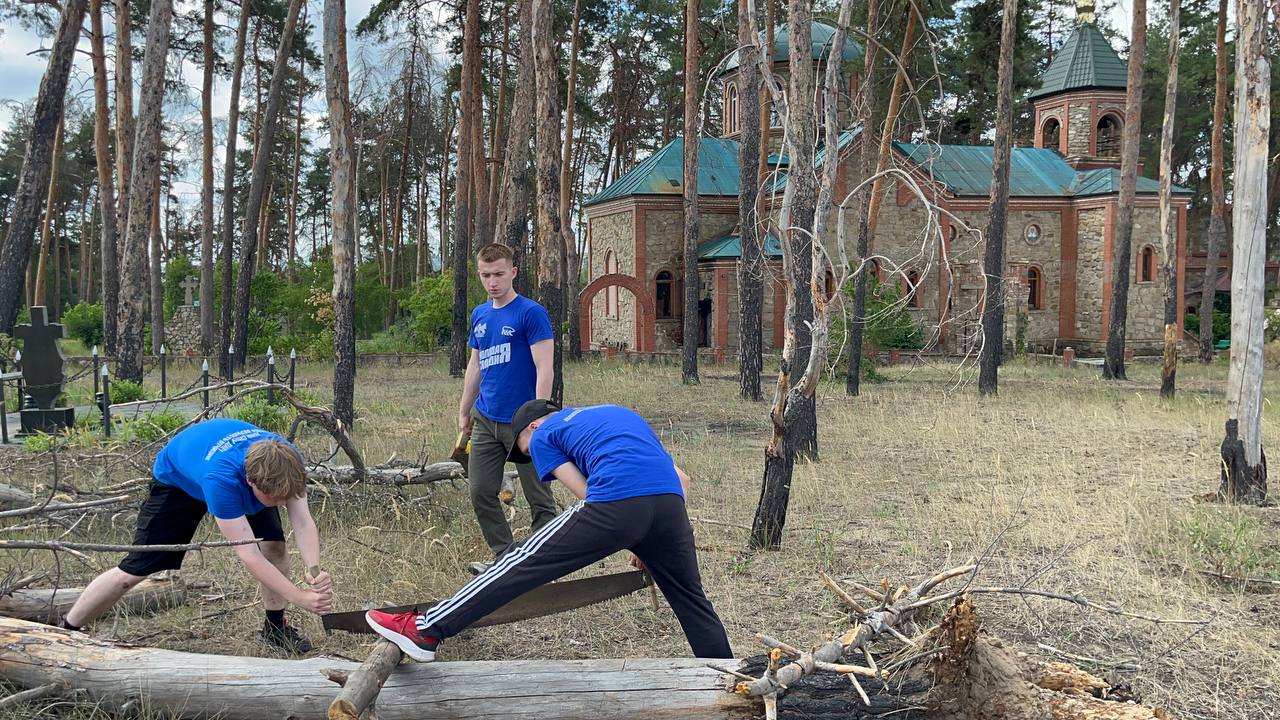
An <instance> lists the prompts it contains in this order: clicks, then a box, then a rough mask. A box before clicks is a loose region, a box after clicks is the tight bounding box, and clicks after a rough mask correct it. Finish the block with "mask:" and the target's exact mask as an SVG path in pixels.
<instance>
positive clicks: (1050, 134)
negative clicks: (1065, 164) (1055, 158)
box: [1040, 118, 1062, 150]
mask: <svg viewBox="0 0 1280 720" xmlns="http://www.w3.org/2000/svg"><path fill="white" fill-rule="evenodd" d="M1061 136H1062V123H1060V122H1058V118H1049V119H1048V120H1045V121H1044V127H1043V128H1041V131H1040V138H1041V142H1040V147H1043V148H1048V149H1050V150H1057V149H1058V143H1059V142H1060V141H1061Z"/></svg>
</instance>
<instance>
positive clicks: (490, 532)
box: [467, 410, 557, 558]
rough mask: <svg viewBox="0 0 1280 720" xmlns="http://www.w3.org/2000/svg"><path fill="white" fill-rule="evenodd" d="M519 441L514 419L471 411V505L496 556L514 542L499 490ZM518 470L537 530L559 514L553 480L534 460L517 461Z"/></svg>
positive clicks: (481, 529) (534, 526)
mask: <svg viewBox="0 0 1280 720" xmlns="http://www.w3.org/2000/svg"><path fill="white" fill-rule="evenodd" d="M515 443H516V438H515V433H514V432H512V429H511V423H500V422H494V421H493V420H490V419H489V418H487V417H485V416H484V415H482V414H480V413H479V412H477V411H476V410H472V411H471V457H470V458H469V459H468V461H467V475H468V479H469V482H470V484H471V507H472V508H474V509H475V511H476V520H477V521H478V522H479V523H480V532H481V534H483V535H484V541H485V542H486V543H488V544H489V549H491V550H493V556H494V557H495V558H496V557H501V556H502V554H503V553H504V552H506V551H507V548H509V547H511V543H512V538H511V528H510V526H508V525H507V518H506V515H505V514H503V512H502V502H501V501H500V500H498V491H499V490H501V489H502V472H503V470H504V469H505V468H506V466H507V454H508V453H510V452H511V448H512V446H514V445H515ZM516 471H517V472H518V473H519V474H520V487H521V488H522V489H523V491H524V497H525V500H526V501H527V502H528V503H529V514H530V515H531V516H532V518H533V531H534V532H537V530H538V529H539V528H541V527H542V526H543V525H546V524H547V523H549V522H551V520H552V518H554V517H555V516H556V514H557V512H556V502H555V498H554V497H552V495H551V484H550V483H544V482H542V481H540V480H539V479H538V473H537V471H536V470H534V469H533V465H531V464H524V465H516Z"/></svg>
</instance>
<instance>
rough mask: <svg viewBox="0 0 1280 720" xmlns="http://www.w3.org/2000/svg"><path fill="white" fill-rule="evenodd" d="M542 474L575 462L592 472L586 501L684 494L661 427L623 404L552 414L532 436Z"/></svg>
mask: <svg viewBox="0 0 1280 720" xmlns="http://www.w3.org/2000/svg"><path fill="white" fill-rule="evenodd" d="M529 455H530V456H532V457H533V466H534V468H535V469H536V470H537V471H538V477H540V478H542V480H543V481H544V482H546V481H550V480H552V479H554V477H555V476H554V475H553V474H552V473H553V471H554V470H555V469H556V468H558V467H560V466H561V465H563V464H565V463H567V462H572V463H573V464H574V465H576V466H577V467H578V469H579V470H581V471H582V474H583V475H585V476H586V478H587V496H586V498H585V499H586V501H587V502H611V501H614V500H625V499H627V498H632V497H641V496H643V495H668V494H675V495H679V496H680V497H684V488H683V487H681V485H680V476H679V475H677V474H676V464H675V461H674V460H672V459H671V455H669V454H668V453H667V450H666V448H664V447H662V441H661V440H659V439H658V435H657V433H655V432H654V431H653V428H651V427H649V423H647V422H645V420H644V418H642V417H640V415H639V414H637V413H636V412H635V411H634V410H630V409H628V408H624V407H620V406H618V405H595V406H592V407H583V408H564V409H563V410H561V411H559V412H557V413H555V414H554V415H551V416H549V417H547V418H546V419H545V420H544V421H543V422H542V423H541V424H540V425H539V426H538V427H537V429H536V430H534V431H533V436H532V437H531V438H530V440H529Z"/></svg>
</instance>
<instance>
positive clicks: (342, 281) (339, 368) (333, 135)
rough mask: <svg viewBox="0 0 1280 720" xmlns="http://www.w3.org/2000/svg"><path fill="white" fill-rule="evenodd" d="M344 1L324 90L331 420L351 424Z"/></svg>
mask: <svg viewBox="0 0 1280 720" xmlns="http://www.w3.org/2000/svg"><path fill="white" fill-rule="evenodd" d="M346 5H347V3H346V0H324V28H323V33H324V87H325V99H326V100H327V101H328V106H329V169H330V172H331V174H332V177H333V181H332V186H331V187H332V189H333V201H332V207H333V240H332V248H333V355H334V365H333V414H334V415H335V416H336V417H337V418H338V419H339V420H341V421H342V422H344V423H346V425H347V427H351V424H352V423H353V422H354V421H355V388H356V333H355V283H356V266H355V259H356V252H357V250H358V248H359V246H360V245H359V236H358V234H357V225H356V212H357V209H358V208H357V205H356V165H355V152H354V143H353V139H352V133H351V129H352V128H351V95H350V89H349V88H350V83H349V80H348V71H347V19H346V18H347V8H346Z"/></svg>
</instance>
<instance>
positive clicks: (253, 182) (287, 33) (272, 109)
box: [234, 0, 303, 365]
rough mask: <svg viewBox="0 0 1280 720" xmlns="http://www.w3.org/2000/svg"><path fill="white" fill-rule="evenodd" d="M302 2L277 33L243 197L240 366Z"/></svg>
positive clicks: (295, 1)
mask: <svg viewBox="0 0 1280 720" xmlns="http://www.w3.org/2000/svg"><path fill="white" fill-rule="evenodd" d="M302 5H303V2H302V0H290V2H289V15H288V16H287V17H286V18H285V23H284V30H282V31H281V33H280V45H279V47H278V48H276V58H275V64H274V65H272V68H273V70H272V72H271V84H270V86H269V88H268V89H267V99H266V110H265V111H264V113H263V116H262V125H261V127H260V130H259V133H258V139H257V148H256V149H255V150H254V153H253V170H252V172H251V173H250V176H249V195H248V196H247V197H246V198H245V209H244V231H243V233H242V235H241V240H240V273H239V275H238V276H237V278H236V317H235V324H236V331H235V340H234V343H235V347H236V358H235V360H236V362H237V363H238V364H240V365H243V364H244V358H245V352H246V348H245V346H246V345H247V344H248V342H249V290H250V285H251V283H252V281H253V275H254V268H255V257H254V256H255V254H256V252H257V247H258V242H259V239H258V233H259V231H260V229H261V228H260V226H259V216H260V214H261V213H262V212H263V208H264V204H263V199H264V197H265V187H266V184H267V166H268V165H269V164H270V161H271V141H272V139H273V138H274V137H275V134H276V126H277V125H278V124H279V119H280V101H281V96H283V94H284V80H285V76H286V75H288V74H289V73H288V63H289V54H290V52H291V50H292V48H293V33H294V30H295V29H296V28H297V26H298V12H299V11H300V10H301V9H302ZM264 259H265V258H264Z"/></svg>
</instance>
